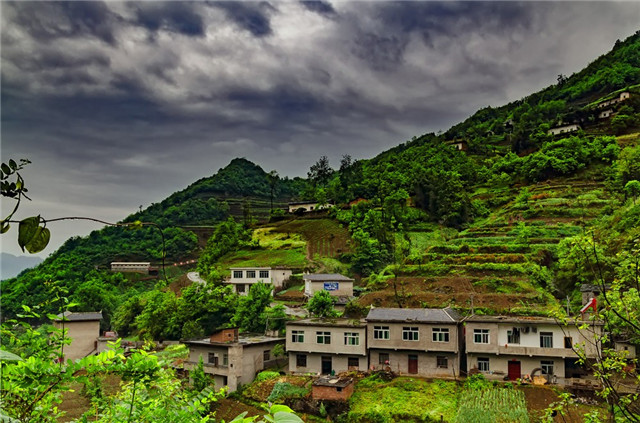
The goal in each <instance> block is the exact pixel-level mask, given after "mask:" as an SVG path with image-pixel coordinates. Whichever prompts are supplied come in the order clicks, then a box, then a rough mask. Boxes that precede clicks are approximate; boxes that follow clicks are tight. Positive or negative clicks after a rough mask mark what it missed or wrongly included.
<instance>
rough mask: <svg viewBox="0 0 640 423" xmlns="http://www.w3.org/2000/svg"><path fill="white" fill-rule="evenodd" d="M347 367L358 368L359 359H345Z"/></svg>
mask: <svg viewBox="0 0 640 423" xmlns="http://www.w3.org/2000/svg"><path fill="white" fill-rule="evenodd" d="M347 366H349V367H355V368H358V367H359V366H360V359H359V358H358V357H347Z"/></svg>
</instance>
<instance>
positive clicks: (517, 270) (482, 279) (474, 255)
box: [360, 178, 611, 314]
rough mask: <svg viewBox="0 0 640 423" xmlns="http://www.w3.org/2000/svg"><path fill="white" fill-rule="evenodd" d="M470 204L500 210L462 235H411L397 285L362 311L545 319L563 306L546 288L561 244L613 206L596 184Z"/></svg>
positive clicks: (522, 190)
mask: <svg viewBox="0 0 640 423" xmlns="http://www.w3.org/2000/svg"><path fill="white" fill-rule="evenodd" d="M487 191H488V190H484V192H483V190H478V192H477V193H476V195H475V196H473V197H472V199H473V200H481V201H483V202H484V203H485V204H488V205H491V206H492V207H495V209H494V211H493V212H492V213H490V214H489V216H488V217H487V218H485V219H483V220H480V221H477V222H476V223H475V224H473V225H472V226H471V227H469V228H467V229H466V230H464V231H461V232H459V233H452V232H451V231H450V230H449V231H448V232H447V231H445V232H442V233H439V234H436V233H434V232H414V233H411V240H412V251H411V254H410V256H409V258H407V259H406V260H405V264H404V265H403V266H401V267H400V268H394V269H392V273H393V274H394V275H396V277H394V278H391V279H388V280H387V281H386V286H382V287H380V288H382V289H380V290H377V291H375V292H371V293H369V294H367V295H365V296H364V297H362V298H361V299H360V302H361V303H362V304H363V305H370V304H374V305H377V306H391V307H399V306H402V307H416V306H417V307H421V306H422V307H442V306H446V305H453V306H458V307H461V308H466V309H468V308H470V307H471V306H472V305H473V307H474V309H475V310H476V311H484V312H487V313H504V312H512V313H514V312H518V313H532V314H547V313H549V312H550V311H552V310H554V309H555V308H557V307H558V306H559V305H558V302H557V301H556V300H555V299H554V298H553V296H552V295H551V294H550V293H549V291H548V290H547V289H546V287H545V286H544V283H545V282H544V280H545V279H544V274H545V272H546V267H547V266H550V265H551V264H552V262H553V260H554V258H555V255H556V248H557V245H558V243H559V242H560V241H561V240H562V239H563V238H565V237H569V236H573V235H577V234H579V233H581V231H582V227H583V226H584V224H585V223H586V222H588V221H590V220H591V219H593V218H595V217H597V216H599V215H600V214H601V213H602V211H603V209H604V208H605V207H608V206H609V204H610V201H611V200H610V198H609V195H608V194H607V192H606V190H605V187H604V184H603V182H602V181H599V180H590V179H578V178H576V179H574V180H569V182H567V179H564V180H563V181H562V183H558V182H557V181H554V180H550V181H546V182H545V183H541V184H535V185H529V186H521V187H516V188H513V189H509V190H504V191H502V192H499V191H498V192H496V191H495V190H494V191H493V192H494V193H492V194H489V193H487Z"/></svg>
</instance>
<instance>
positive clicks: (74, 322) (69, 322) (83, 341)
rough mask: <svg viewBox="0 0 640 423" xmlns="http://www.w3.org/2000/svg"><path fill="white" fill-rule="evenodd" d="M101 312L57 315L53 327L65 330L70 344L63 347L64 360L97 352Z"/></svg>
mask: <svg viewBox="0 0 640 423" xmlns="http://www.w3.org/2000/svg"><path fill="white" fill-rule="evenodd" d="M101 320H102V312H101V311H98V312H71V311H66V312H64V313H62V314H58V316H57V318H56V319H55V320H54V321H53V326H54V327H56V328H58V329H62V328H64V329H65V332H66V333H65V336H67V337H69V338H70V339H71V344H69V345H65V346H64V360H76V359H78V358H84V357H86V356H88V355H92V354H95V353H97V352H98V350H97V349H98V337H99V336H100V321H101Z"/></svg>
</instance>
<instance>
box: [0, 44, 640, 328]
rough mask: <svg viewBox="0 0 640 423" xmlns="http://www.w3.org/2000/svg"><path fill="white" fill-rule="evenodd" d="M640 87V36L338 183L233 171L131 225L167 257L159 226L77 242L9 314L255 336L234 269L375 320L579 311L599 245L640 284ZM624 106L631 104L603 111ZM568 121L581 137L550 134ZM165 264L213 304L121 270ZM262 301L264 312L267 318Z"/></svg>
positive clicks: (174, 282)
mask: <svg viewBox="0 0 640 423" xmlns="http://www.w3.org/2000/svg"><path fill="white" fill-rule="evenodd" d="M639 84H640V34H635V35H633V36H631V37H629V38H628V39H627V40H625V41H621V42H618V43H616V45H615V46H614V48H613V50H612V51H611V52H610V53H608V54H606V55H604V56H602V57H600V58H598V59H597V60H596V61H594V62H593V63H591V64H590V65H589V66H588V67H586V68H585V69H583V70H582V71H580V72H578V73H576V74H573V75H571V76H569V77H566V76H564V75H560V76H559V77H558V83H557V84H555V85H553V86H550V87H548V88H545V89H543V90H541V91H540V92H538V93H534V94H532V95H530V96H528V97H525V98H523V99H521V100H519V101H515V102H513V103H510V104H508V105H505V106H502V107H497V108H485V109H482V110H480V111H478V112H477V113H476V114H474V115H473V116H471V117H470V118H469V119H467V120H465V121H464V122H462V123H460V124H458V125H455V126H453V127H452V128H451V129H449V130H448V131H446V132H445V133H444V134H439V135H436V134H426V135H422V136H419V137H414V139H412V140H411V141H407V142H406V143H403V144H401V145H399V146H397V147H394V148H392V149H390V150H388V151H386V152H383V153H381V154H379V155H378V156H376V157H374V158H372V159H369V160H358V161H354V160H352V159H351V158H350V157H349V156H345V157H343V160H342V161H341V163H340V167H339V169H337V170H333V169H332V168H331V166H330V164H329V162H328V160H326V158H321V159H320V160H319V161H318V162H317V163H315V164H313V165H312V166H311V168H310V171H309V175H308V176H309V178H308V179H301V178H295V179H288V178H281V177H279V176H278V175H277V173H274V172H272V173H266V172H265V171H264V170H263V169H261V168H260V167H259V166H257V165H255V164H253V163H250V162H248V161H247V160H244V159H235V160H233V161H232V162H231V163H230V164H229V165H228V166H227V167H226V168H224V169H221V170H220V171H219V172H218V173H217V174H216V175H214V176H211V177H207V178H203V179H201V180H199V181H197V182H195V183H194V184H192V185H190V186H189V187H187V188H186V189H184V190H182V191H180V192H177V193H175V194H172V195H171V196H169V197H168V198H167V199H165V200H163V201H161V202H159V203H155V204H152V205H151V206H150V207H148V208H147V209H145V210H143V211H141V212H139V213H135V214H132V215H131V216H128V217H126V218H125V219H124V220H123V221H124V222H135V221H143V222H151V223H154V224H156V225H158V227H159V228H160V229H161V230H162V232H163V234H164V239H165V241H164V244H163V243H162V238H161V234H160V231H159V230H158V228H155V227H143V228H141V229H137V230H129V229H124V228H122V227H108V228H105V229H103V230H100V231H95V232H93V233H92V234H91V235H89V236H88V237H84V238H73V239H70V240H69V241H67V242H66V243H65V244H64V246H63V247H61V248H60V249H59V250H58V251H56V252H55V253H54V254H52V255H51V256H50V257H49V258H47V260H46V261H45V262H44V263H42V264H41V265H40V266H38V267H37V268H35V269H33V270H29V271H26V272H24V273H23V274H21V275H20V276H19V277H18V278H14V279H9V280H6V281H3V282H2V292H3V309H4V312H5V314H6V315H14V314H16V313H18V312H19V311H20V305H21V304H28V305H37V304H44V306H43V307H44V309H46V310H45V311H52V312H57V311H58V310H56V305H55V304H52V303H51V302H50V301H49V300H50V298H51V295H52V292H54V291H55V290H59V291H62V292H68V296H69V297H70V298H71V300H72V301H74V302H77V303H78V306H77V310H79V311H83V310H103V312H104V314H105V316H107V319H106V322H105V325H107V326H108V325H110V324H111V322H113V323H114V325H115V328H116V329H118V330H120V331H121V332H122V333H123V334H129V333H131V334H139V335H145V334H146V335H148V336H151V337H161V338H173V339H177V338H179V337H181V336H188V335H193V334H194V333H205V332H208V331H210V330H212V329H213V328H215V327H217V326H219V325H222V324H225V323H227V322H228V321H229V320H233V321H234V323H237V324H239V325H240V326H241V327H243V329H246V330H250V329H253V328H254V326H255V327H257V326H256V325H260V324H262V321H260V322H253V323H252V322H250V319H248V318H247V314H246V313H248V312H247V311H246V308H243V307H245V306H247V304H245V303H243V302H241V301H239V300H238V299H237V298H235V296H231V295H230V292H228V290H226V288H224V287H223V286H222V285H217V283H218V282H219V281H220V280H221V278H222V277H223V276H224V273H225V272H226V271H227V267H228V266H229V265H231V264H234V265H241V264H247V263H251V264H252V265H255V264H259V265H270V264H274V265H275V264H277V265H288V266H290V267H293V268H294V269H297V270H298V271H302V270H303V269H306V270H312V271H313V270H332V271H340V272H343V273H348V274H350V275H352V276H355V277H356V278H357V279H358V281H359V284H360V285H361V288H362V289H363V290H364V293H363V295H362V296H361V297H360V298H359V300H358V304H357V306H360V307H362V306H368V305H370V304H375V305H391V306H400V307H408V306H434V307H439V306H444V305H452V306H455V307H458V308H460V309H468V308H469V307H471V305H472V304H471V301H472V300H471V298H472V296H473V298H474V300H473V301H475V303H474V304H473V306H474V307H476V308H478V309H479V310H482V311H483V312H485V313H497V312H505V311H508V310H511V311H518V312H523V313H525V312H526V313H532V314H546V313H549V312H551V311H554V310H557V309H558V308H559V307H560V306H559V305H560V301H564V299H565V298H566V296H570V297H571V298H572V299H573V304H574V305H576V304H577V302H578V301H579V299H578V295H579V291H578V289H579V285H580V283H582V282H589V281H590V280H591V279H592V278H593V277H594V276H593V274H592V273H591V270H592V269H591V267H590V265H589V263H590V262H589V259H584V258H583V257H582V256H581V255H580V248H581V247H580V246H581V245H582V244H584V243H586V242H591V243H593V242H594V237H593V236H592V234H594V233H595V234H596V235H597V236H596V237H595V242H596V244H597V245H596V247H594V248H595V249H596V251H600V250H599V249H601V256H600V259H601V260H603V261H604V263H606V264H607V267H606V271H607V272H609V273H607V275H610V277H612V278H614V277H619V278H626V277H627V276H625V275H626V273H624V266H627V265H628V263H627V261H628V260H634V258H633V257H635V260H636V262H637V252H635V253H634V252H633V251H636V250H634V248H637V247H633V245H636V244H633V242H631V244H629V242H630V240H634V239H635V238H634V236H636V235H633V234H634V233H636V232H637V226H638V221H637V218H636V217H637V216H638V214H639V212H638V207H640V206H639V205H636V203H635V197H636V196H637V195H638V189H637V188H636V184H637V183H636V184H634V183H633V181H638V180H640V147H639V146H638V145H639V135H638V131H639V129H640V85H639ZM622 93H628V95H629V96H628V98H627V97H625V98H624V99H623V101H618V102H615V103H612V104H607V105H606V107H600V106H601V105H602V104H603V102H604V101H607V100H611V99H620V98H621V96H620V95H621V94H622ZM605 110H611V114H610V115H607V116H604V117H603V115H602V112H603V111H605ZM569 124H571V125H577V126H576V127H575V128H574V129H575V130H574V129H571V131H570V132H564V133H558V134H554V133H551V132H550V130H551V129H552V128H557V127H559V126H562V125H569ZM567 131H569V130H567ZM300 199H314V200H317V201H318V202H320V203H324V204H326V203H332V204H335V205H336V207H333V208H331V209H330V210H329V211H328V212H327V213H326V215H316V216H302V215H300V216H297V215H285V213H284V212H283V211H281V209H283V208H284V207H285V205H286V203H287V202H289V201H292V200H300ZM354 200H358V201H357V204H355V203H356V201H354ZM350 202H352V204H351V205H350ZM230 217H231V218H233V220H229V218H230ZM320 218H322V219H320ZM268 220H271V222H270V223H266V222H267V221H268ZM611 222H614V224H611ZM195 227H207V228H206V229H207V231H208V232H207V231H200V232H198V233H199V235H200V236H201V237H202V234H203V233H206V234H207V235H211V238H210V239H209V241H208V242H207V243H206V246H205V245H204V244H205V243H204V242H202V240H201V243H200V245H199V244H198V237H197V236H196V235H195V234H194V232H192V231H193V230H196V231H198V229H197V228H195ZM598 228H602V229H598ZM612 228H615V231H614V230H613V229H612ZM605 229H607V230H605ZM634 231H636V232H634ZM278 234H279V235H278ZM598 237H600V238H598ZM634 242H635V241H634ZM632 244H633V245H632ZM630 245H631V246H630ZM163 252H164V254H165V255H166V256H165V259H166V261H167V262H168V263H170V264H171V263H173V262H176V261H181V260H186V259H199V263H198V265H197V267H198V269H199V270H200V272H201V273H202V275H203V276H204V277H205V278H207V280H208V281H209V282H210V283H212V284H215V286H216V287H215V289H214V290H211V291H209V292H207V293H204V292H202V291H198V290H197V289H196V287H194V286H193V285H191V286H189V284H190V282H189V281H187V280H186V279H185V277H184V273H185V272H186V271H187V270H194V269H193V268H195V265H193V266H192V267H193V268H189V267H188V266H183V267H182V268H180V267H174V268H172V269H171V270H170V271H169V272H168V278H167V280H164V277H161V278H160V279H159V280H155V279H146V278H136V277H132V276H131V275H122V274H119V273H111V272H109V271H108V270H107V266H108V264H109V263H110V262H111V261H117V260H121V261H151V262H153V264H154V265H158V264H159V263H160V262H161V258H162V255H163ZM634 254H635V255H634ZM592 259H593V257H592ZM269 260H271V262H269ZM585 260H586V261H585ZM625 260H627V261H625ZM263 294H264V293H256V296H257V297H256V298H254V299H253V300H254V302H256V303H259V304H267V305H268V304H269V299H268V296H267V297H264V295H263ZM203 304H206V305H207V306H206V307H204V306H203ZM243 310H244V311H243ZM243 313H244V314H243ZM263 317H264V316H263ZM262 327H264V325H263V326H262Z"/></svg>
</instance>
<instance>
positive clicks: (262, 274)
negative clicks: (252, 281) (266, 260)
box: [260, 270, 269, 278]
mask: <svg viewBox="0 0 640 423" xmlns="http://www.w3.org/2000/svg"><path fill="white" fill-rule="evenodd" d="M260 277H261V278H268V277H269V271H268V270H261V271H260Z"/></svg>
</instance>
